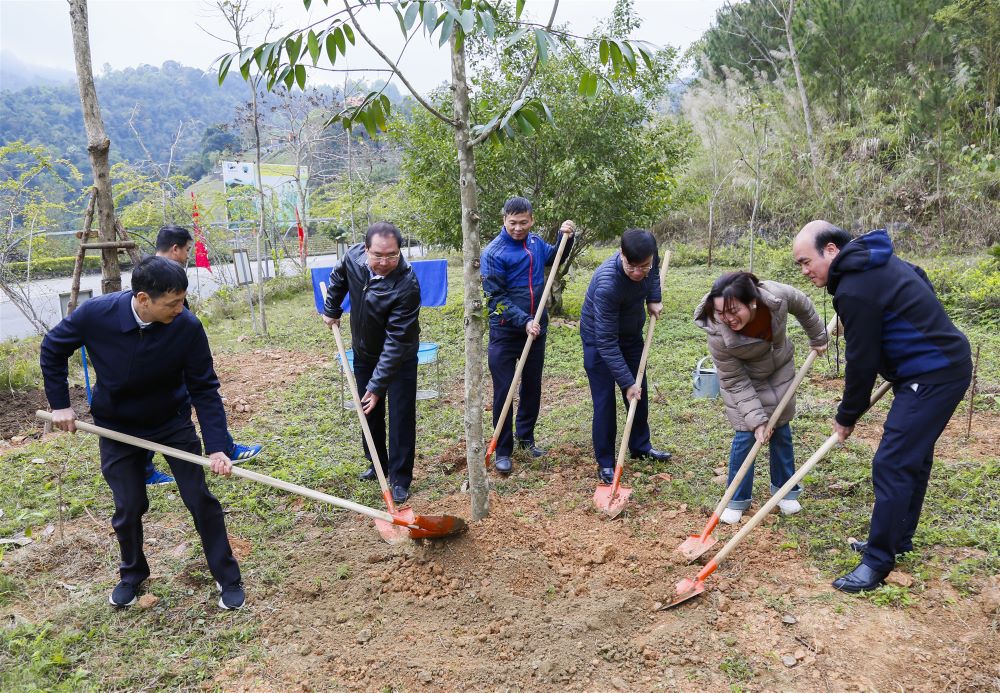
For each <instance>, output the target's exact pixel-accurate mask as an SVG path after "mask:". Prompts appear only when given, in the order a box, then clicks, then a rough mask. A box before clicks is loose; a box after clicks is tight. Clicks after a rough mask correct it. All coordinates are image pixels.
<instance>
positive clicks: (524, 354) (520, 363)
mask: <svg viewBox="0 0 1000 693" xmlns="http://www.w3.org/2000/svg"><path fill="white" fill-rule="evenodd" d="M559 235H560V236H562V238H560V239H559V246H558V247H557V248H556V256H555V259H553V260H552V269H551V270H549V278H548V279H546V280H545V288H544V289H543V290H542V299H541V300H540V301H539V302H538V308H537V309H536V310H535V319H534V322H535V324H536V325H539V326H540V325H541V324H542V314H543V313H544V312H545V306H546V304H548V302H549V294H551V293H552V284H553V282H554V281H555V278H556V270H557V269H559V263H560V262H562V255H563V250H565V249H566V243H567V241H568V240H569V236H568V235H567V234H565V233H562V232H560V233H559ZM534 343H535V335H533V334H531V333H529V334H528V339H527V340H525V342H524V348H523V349H521V355H520V356H519V357H518V359H517V366H516V367H515V368H514V379H513V380H512V381H511V382H510V390H509V391H508V392H507V399H506V400H504V403H503V408H502V409H501V410H500V417H499V418H498V419H497V425H496V426H494V427H493V437H492V438H490V444H489V445H487V446H486V465H487V466H489V464H490V458H491V457H493V453H494V452H496V449H497V440H498V439H499V438H500V430H501V429H502V428H503V424H504V421H506V420H507V412H509V411H510V405H511V404H512V403H513V402H514V393H515V392H517V386H518V385H520V384H521V373H522V371H524V364H525V363H527V361H528V352H529V351H531V345H532V344H534Z"/></svg>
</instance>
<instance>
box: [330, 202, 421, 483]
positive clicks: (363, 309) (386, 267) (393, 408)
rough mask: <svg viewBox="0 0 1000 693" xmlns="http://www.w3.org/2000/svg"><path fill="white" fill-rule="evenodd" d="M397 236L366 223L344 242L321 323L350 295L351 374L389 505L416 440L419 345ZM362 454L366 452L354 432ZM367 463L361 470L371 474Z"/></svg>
mask: <svg viewBox="0 0 1000 693" xmlns="http://www.w3.org/2000/svg"><path fill="white" fill-rule="evenodd" d="M401 243H402V235H401V234H400V232H399V229H397V228H396V227H395V226H393V225H392V224H390V223H389V222H385V221H380V222H377V223H375V224H372V225H371V226H370V227H369V228H368V232H367V233H366V234H365V242H364V243H363V244H362V243H358V244H357V245H355V246H352V247H351V248H350V249H349V250H348V251H347V254H346V255H345V256H344V258H343V259H342V260H340V261H339V262H338V263H337V265H336V266H335V267H334V268H333V271H332V272H331V273H330V284H329V286H328V288H327V290H326V303H325V305H324V306H323V322H325V323H326V324H327V325H328V326H332V325H333V324H335V323H336V324H338V325H339V324H340V317H341V315H343V313H344V311H343V309H342V308H341V303H343V301H344V297H345V296H348V295H349V296H350V298H351V341H352V345H351V346H352V347H353V349H354V377H355V378H356V379H357V381H358V388H359V390H361V391H362V392H363V395H362V397H361V405H362V408H363V410H364V413H365V416H366V417H367V418H368V423H369V426H370V428H371V432H372V439H373V440H374V442H375V447H376V452H377V453H378V456H379V459H380V460H381V461H382V463H383V464H387V466H388V475H389V485H390V486H391V488H392V497H393V500H395V501H396V502H397V503H401V502H403V501H405V500H406V499H407V498H409V496H410V490H409V489H410V483H411V482H412V480H413V458H414V452H415V449H416V439H417V351H418V349H419V347H420V324H419V321H418V320H419V316H420V285H419V284H418V283H417V275H416V274H415V273H414V271H413V268H412V267H410V264H409V263H408V262H407V261H406V260H405V259H404V258H403V257H402V255H401V253H400V246H401ZM387 395H388V398H389V448H391V453H390V452H388V451H387V449H386V436H385V399H386V396H387ZM362 445H364V447H365V457H367V458H368V459H369V460H371V452H370V451H369V450H368V446H367V444H366V443H365V442H364V439H363V438H362ZM376 478H377V477H376V476H375V469H374V467H372V466H371V465H369V467H368V469H367V470H366V471H365V472H364V473H362V474H361V479H362V480H365V481H370V480H374V479H376Z"/></svg>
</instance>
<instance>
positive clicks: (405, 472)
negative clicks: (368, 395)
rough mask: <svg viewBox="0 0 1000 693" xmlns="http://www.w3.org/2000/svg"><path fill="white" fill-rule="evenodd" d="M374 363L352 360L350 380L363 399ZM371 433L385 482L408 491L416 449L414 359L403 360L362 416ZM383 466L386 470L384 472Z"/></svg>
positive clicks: (415, 363)
mask: <svg viewBox="0 0 1000 693" xmlns="http://www.w3.org/2000/svg"><path fill="white" fill-rule="evenodd" d="M375 365H376V364H375V363H368V362H366V361H362V360H361V359H359V358H358V357H357V356H355V358H354V378H355V379H356V380H357V381H358V392H359V393H360V394H361V396H362V397H363V396H364V393H365V389H366V388H367V387H368V381H369V380H371V377H372V374H373V373H374V372H375ZM386 399H388V400H389V447H388V449H386V444H385V401H386ZM366 418H367V419H368V427H369V428H370V429H371V431H372V440H373V441H374V442H375V450H376V451H377V452H378V458H379V460H381V461H382V465H383V467H382V469H383V471H387V474H388V476H389V483H390V484H394V485H397V486H402V487H403V488H407V489H408V488H410V484H411V483H412V482H413V459H414V457H415V455H416V449H417V357H416V356H414V357H413V359H412V360H410V361H407V362H406V363H404V364H403V365H402V366H400V368H399V370H398V371H396V375H395V377H394V378H393V379H392V382H390V383H389V389H388V390H386V392H385V395H384V396H382V397H380V398H379V400H378V404H376V405H375V408H374V409H372V411H371V413H370V414H368V415H367V417H366ZM361 443H362V445H363V446H364V449H365V457H367V458H368V459H369V460H371V458H372V456H371V451H370V450H368V441H366V440H365V439H364V434H362V436H361ZM386 467H388V469H387V470H386Z"/></svg>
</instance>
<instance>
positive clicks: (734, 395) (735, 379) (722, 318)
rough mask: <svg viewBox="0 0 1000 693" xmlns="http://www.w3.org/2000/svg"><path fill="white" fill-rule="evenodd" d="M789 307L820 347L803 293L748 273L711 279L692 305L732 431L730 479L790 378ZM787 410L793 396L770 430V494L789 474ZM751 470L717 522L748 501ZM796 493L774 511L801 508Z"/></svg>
mask: <svg viewBox="0 0 1000 693" xmlns="http://www.w3.org/2000/svg"><path fill="white" fill-rule="evenodd" d="M789 313H791V314H792V315H794V316H795V317H796V319H797V320H798V321H799V324H800V325H802V327H803V329H804V330H805V331H806V335H808V337H809V344H810V346H812V347H813V348H814V349H816V350H817V351H819V352H820V353H822V352H823V351H825V350H826V344H827V334H826V328H824V327H823V322H822V321H821V320H820V317H819V315H818V314H817V313H816V308H815V307H814V306H813V304H812V301H810V300H809V297H808V296H806V295H805V294H804V293H802V292H801V291H799V290H798V289H796V288H795V287H792V286H788V285H787V284H779V283H778V282H772V281H760V280H759V279H757V277H755V276H754V275H753V274H750V273H749V272H732V273H729V274H724V275H722V276H721V277H719V278H718V279H717V280H716V281H715V283H714V284H713V285H712V290H711V291H709V292H708V294H706V295H705V297H704V298H703V299H702V301H701V303H700V304H699V306H698V308H697V309H696V310H695V313H694V321H695V324H696V325H698V327H700V328H701V329H703V330H705V332H706V333H707V334H708V350H709V353H710V354H711V355H712V360H713V361H714V362H715V367H716V369H717V371H718V374H719V389H720V390H721V391H722V401H723V402H724V403H725V406H726V416H727V417H728V418H729V423H730V424H731V425H732V427H733V429H734V430H735V431H736V433H735V435H734V436H733V444H732V448H731V450H730V454H729V477H728V478H729V481H730V482H731V481H732V479H733V477H734V476H735V475H736V472H737V470H739V468H740V466H741V465H742V464H743V460H745V459H746V456H747V454H748V453H749V452H750V449H751V448H752V447H753V445H754V442H755V440H759V441H761V442H762V443H763V442H767V441H768V436H767V422H768V419H769V418H770V417H771V414H772V413H773V412H774V410H775V408H776V407H777V404H778V402H779V401H780V400H781V398H782V397H783V396H784V394H785V392H786V391H787V390H788V388H789V387H790V386H791V383H792V380H793V379H794V378H795V360H794V354H793V347H792V342H791V340H789V339H788V335H787V333H786V327H787V323H788V314H789ZM794 416H795V398H794V397H793V398H792V399H791V400H790V401H789V402H788V405H787V406H786V407H785V410H784V411H783V412H782V414H781V416H780V417H779V419H778V421H777V422H776V424H775V427H774V429H773V430H772V432H771V435H770V445H769V449H768V455H769V458H770V466H771V493H772V494H773V493H775V492H776V491H777V490H778V489H779V488H781V486H782V485H784V483H785V482H786V481H788V479H790V478H791V476H792V474H794V473H795V456H794V452H793V449H792V431H791V427H790V426H789V422H790V421H791V420H792V418H794ZM753 471H754V470H753V467H751V468H750V470H749V471H748V472H747V475H746V476H745V477H744V478H743V481H742V482H741V483H740V487H739V488H738V489H737V490H736V494H735V495H734V496H733V499H732V500H731V501H730V502H729V505H728V506H727V508H726V510H725V511H724V512H723V513H722V517H721V520H722V521H723V522H727V523H729V524H734V523H736V522H739V520H740V518H741V517H742V516H743V511H744V510H746V509H747V508H748V507H750V502H751V500H752V497H751V494H752V492H753ZM801 491H802V487H801V486H797V487H796V488H795V489H793V490H792V491H790V492H789V493H788V495H787V496H785V498H784V499H782V500H781V501H780V502H779V503H778V507H779V508H780V509H781V512H782V513H784V514H786V515H788V514H792V513H796V512H798V511H799V510H801V508H802V506H801V505H799V502H798V500H797V498H798V496H799V494H800V493H801Z"/></svg>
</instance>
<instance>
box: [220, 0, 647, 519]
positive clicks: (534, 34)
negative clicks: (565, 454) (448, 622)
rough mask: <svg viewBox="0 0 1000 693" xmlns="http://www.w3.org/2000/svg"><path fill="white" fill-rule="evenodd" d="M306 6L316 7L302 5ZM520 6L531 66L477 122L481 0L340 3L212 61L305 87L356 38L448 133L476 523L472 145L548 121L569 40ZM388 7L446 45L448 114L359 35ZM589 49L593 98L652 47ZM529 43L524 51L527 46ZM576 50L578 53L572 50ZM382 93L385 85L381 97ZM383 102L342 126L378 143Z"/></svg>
mask: <svg viewBox="0 0 1000 693" xmlns="http://www.w3.org/2000/svg"><path fill="white" fill-rule="evenodd" d="M303 4H304V5H305V6H306V8H308V7H309V6H310V5H312V0H303ZM524 4H525V3H524V0H516V1H515V3H514V11H513V15H514V21H515V22H517V23H518V25H519V28H518V30H517V31H515V32H514V33H513V34H512V35H511V36H510V37H509V38H507V39H506V40H505V41H504V50H517V49H520V50H529V51H530V52H531V55H532V57H531V59H530V60H529V61H528V62H527V64H526V65H525V68H524V72H523V74H522V75H521V80H520V82H519V84H518V87H517V88H516V89H515V90H514V92H513V93H512V94H510V96H509V98H508V99H506V100H504V102H502V103H500V104H497V106H496V108H495V109H493V110H492V111H491V112H490V113H486V114H483V115H484V118H483V120H484V121H485V122H484V123H483V124H478V125H477V124H476V123H475V122H474V120H473V117H472V107H471V103H472V95H471V94H470V81H469V78H468V76H467V72H466V41H467V39H469V38H471V37H474V36H477V35H484V36H486V37H487V38H489V39H490V40H493V39H495V38H496V36H497V25H498V23H499V22H500V21H501V19H502V17H501V13H500V10H499V9H498V6H500V5H501V3H499V2H498V3H490V2H486V1H485V0H398V1H397V2H389V1H388V0H386V1H385V2H383V1H382V0H354V1H353V2H352V0H343V9H342V10H338V11H335V12H334V13H333V14H331V15H330V16H329V17H327V18H326V19H324V20H322V21H320V22H316V23H314V24H313V25H312V26H311V27H308V28H305V29H297V30H294V31H291V32H289V33H287V34H285V35H284V36H283V37H281V38H279V39H277V40H275V41H270V42H268V43H265V44H262V45H259V46H256V47H247V48H243V49H241V50H239V51H236V52H234V53H229V54H226V55H223V56H222V57H221V58H220V59H219V62H218V66H219V80H220V83H221V81H222V80H224V79H225V78H226V75H228V74H229V71H230V69H231V68H234V67H235V68H236V69H237V70H239V72H240V74H241V76H242V77H243V79H245V80H252V79H254V78H255V76H256V75H260V76H263V77H264V78H265V81H266V84H267V87H268V89H272V88H274V87H275V86H276V85H278V84H284V85H285V86H286V87H288V88H291V87H292V86H293V85H295V84H297V85H298V86H299V88H304V86H305V84H306V79H307V72H308V68H309V66H310V65H312V66H314V67H315V66H316V65H317V63H318V62H319V60H320V57H321V56H323V54H324V53H325V54H326V57H327V59H328V60H329V61H330V63H331V65H333V66H334V67H336V63H337V60H338V59H340V58H343V56H346V54H347V51H348V46H349V45H350V46H353V45H355V43H356V41H357V38H358V37H360V38H361V40H362V41H363V42H365V43H366V44H368V45H369V46H370V47H371V49H372V50H373V51H374V52H375V53H376V54H377V55H378V56H379V57H380V58H381V59H382V60H383V61H384V62H385V64H386V65H387V66H388V67H389V68H390V70H391V71H392V73H393V75H394V76H395V77H396V78H398V79H399V80H400V81H401V82H402V83H403V85H404V86H405V87H406V88H407V90H409V92H410V94H411V95H412V96H413V98H414V99H415V100H416V101H417V103H418V104H419V105H420V106H421V107H422V108H424V109H426V111H427V112H429V113H430V114H432V115H433V116H434V117H435V118H437V119H438V120H440V121H441V122H442V123H444V124H445V125H447V126H448V127H449V128H450V129H451V131H452V136H453V140H454V145H455V153H456V156H457V159H458V181H459V198H460V201H461V210H462V216H461V224H462V262H463V280H464V282H463V283H464V286H465V306H464V308H465V439H466V455H467V461H468V468H469V488H470V496H471V500H472V517H473V519H475V520H478V519H481V518H483V517H485V516H486V515H487V514H488V513H489V485H488V481H487V477H486V465H485V462H484V456H483V453H484V446H483V399H482V397H483V395H482V377H483V367H482V362H483V340H482V336H483V329H484V324H485V321H484V314H483V295H482V288H481V284H480V277H479V255H480V238H479V222H480V214H479V196H478V186H477V182H476V157H475V148H476V146H477V145H480V144H482V143H483V142H485V141H487V140H489V139H492V140H493V141H501V140H504V139H508V138H511V137H514V136H516V135H518V134H531V133H533V132H534V131H535V130H537V129H538V127H540V126H541V124H542V122H543V121H544V120H546V119H548V118H549V117H550V111H549V109H548V107H547V106H546V105H545V104H544V103H542V102H541V101H539V100H537V99H532V98H528V97H527V96H526V94H527V90H528V88H529V86H530V85H532V84H533V82H534V81H535V78H536V74H537V71H538V69H539V67H540V66H543V65H545V64H546V63H547V62H548V61H549V60H550V58H551V57H553V56H554V55H555V54H556V52H557V51H558V50H559V49H560V47H561V46H563V45H566V44H568V43H570V40H569V39H570V37H569V36H568V35H567V34H566V33H565V32H562V31H559V30H555V29H553V22H554V21H555V16H556V11H557V9H558V6H559V2H558V0H556V1H555V2H554V3H553V7H552V13H551V15H550V16H549V19H548V22H547V23H546V24H545V25H540V24H538V23H535V22H531V21H528V20H527V19H526V18H524V19H522V16H523V9H524ZM369 8H370V9H374V10H376V11H381V10H391V11H392V12H393V13H394V14H395V16H396V19H397V20H398V21H399V27H400V30H401V32H402V33H403V34H404V36H405V37H406V40H407V41H409V40H410V39H411V38H412V37H414V36H416V35H417V34H418V33H423V35H424V36H425V37H426V38H427V39H428V40H433V41H437V43H438V45H439V46H442V47H443V46H444V45H445V44H446V43H447V44H448V45H449V46H450V49H451V89H452V92H453V98H452V111H451V114H448V113H445V112H443V111H441V110H440V109H439V108H438V107H436V106H435V105H434V104H432V103H431V102H430V101H429V100H427V99H426V98H425V97H424V96H423V95H422V94H420V93H419V92H418V91H417V90H416V89H415V88H414V87H413V85H412V83H411V82H410V80H409V79H407V77H406V75H405V74H403V72H402V71H401V70H400V68H399V65H398V64H397V61H394V60H393V59H392V58H390V57H389V55H388V54H387V53H386V52H385V50H384V49H383V47H381V46H379V45H378V44H376V43H375V42H374V41H373V40H372V38H371V37H370V36H369V35H368V34H367V32H366V31H365V30H364V27H363V25H362V23H361V21H360V15H361V14H362V11H363V10H367V9H369ZM593 45H594V46H595V47H597V48H598V50H599V54H600V63H601V66H602V68H604V69H602V71H601V72H595V71H593V70H590V69H587V68H586V67H581V73H580V75H579V83H578V88H579V90H580V91H581V92H582V93H585V94H596V93H597V92H598V91H599V90H601V89H602V88H603V87H605V86H606V85H609V84H611V83H612V80H616V79H620V78H622V77H625V76H627V75H634V74H636V72H637V70H638V69H639V66H640V65H641V64H643V63H644V64H645V65H646V67H648V68H651V67H652V66H653V64H654V60H655V50H654V49H653V48H652V47H651V46H649V45H648V44H644V43H641V42H636V41H629V40H626V39H613V38H605V39H600V40H595V41H594V42H593ZM526 46H530V48H525V47H526ZM574 48H575V46H574ZM382 91H384V88H383V90H382ZM389 110H390V103H389V99H388V97H387V96H386V95H385V94H384V93H381V91H379V92H372V93H370V94H368V95H367V96H366V97H365V98H364V99H363V100H362V103H360V104H358V105H357V106H352V107H350V108H348V109H346V110H344V111H343V112H342V113H341V114H339V117H338V118H337V119H339V120H340V122H341V123H342V124H343V125H344V127H346V128H351V127H353V125H354V123H360V124H362V125H364V127H365V128H366V129H367V130H368V132H369V133H370V134H371V135H372V136H374V135H375V134H376V133H377V132H378V131H379V130H385V129H386V127H387V121H388V116H389Z"/></svg>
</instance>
